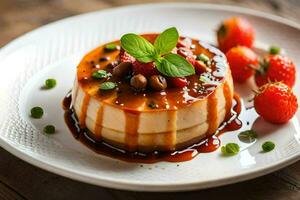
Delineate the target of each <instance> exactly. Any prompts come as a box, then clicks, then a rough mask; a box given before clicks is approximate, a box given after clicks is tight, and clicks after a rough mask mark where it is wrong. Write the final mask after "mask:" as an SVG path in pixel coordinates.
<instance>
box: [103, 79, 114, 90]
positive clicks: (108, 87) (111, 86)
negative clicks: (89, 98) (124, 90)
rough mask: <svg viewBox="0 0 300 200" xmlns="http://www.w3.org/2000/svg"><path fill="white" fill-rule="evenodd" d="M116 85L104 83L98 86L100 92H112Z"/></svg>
mask: <svg viewBox="0 0 300 200" xmlns="http://www.w3.org/2000/svg"><path fill="white" fill-rule="evenodd" d="M116 86H117V85H116V84H115V83H114V82H110V81H108V82H104V83H102V84H101V85H100V90H112V89H114V88H115V87H116Z"/></svg>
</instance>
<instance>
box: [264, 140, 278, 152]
mask: <svg viewBox="0 0 300 200" xmlns="http://www.w3.org/2000/svg"><path fill="white" fill-rule="evenodd" d="M261 147H262V149H263V150H264V152H269V151H272V150H273V149H274V148H275V144H274V143H273V142H271V141H267V142H265V143H263V144H262V146H261Z"/></svg>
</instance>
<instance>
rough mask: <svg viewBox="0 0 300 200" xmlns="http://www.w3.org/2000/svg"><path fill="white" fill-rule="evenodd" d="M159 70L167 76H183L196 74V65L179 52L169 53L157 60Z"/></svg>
mask: <svg viewBox="0 0 300 200" xmlns="http://www.w3.org/2000/svg"><path fill="white" fill-rule="evenodd" d="M155 64H156V68H157V69H158V71H159V72H160V73H162V74H164V75H165V76H170V77H182V76H190V75H193V74H195V69H194V67H193V66H192V65H191V64H190V63H189V62H188V61H187V60H186V59H184V58H183V57H181V56H179V55H177V54H168V55H166V56H164V57H163V58H159V59H158V60H156V61H155Z"/></svg>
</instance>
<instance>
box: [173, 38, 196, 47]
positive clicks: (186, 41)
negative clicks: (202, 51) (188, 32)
mask: <svg viewBox="0 0 300 200" xmlns="http://www.w3.org/2000/svg"><path fill="white" fill-rule="evenodd" d="M191 46H192V40H191V39H190V38H182V37H181V38H180V40H179V41H178V43H177V45H176V47H177V48H180V47H185V48H188V49H189V48H190V47H191Z"/></svg>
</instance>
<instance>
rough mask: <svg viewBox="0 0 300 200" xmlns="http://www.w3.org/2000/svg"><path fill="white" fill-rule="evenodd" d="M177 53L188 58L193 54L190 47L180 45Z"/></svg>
mask: <svg viewBox="0 0 300 200" xmlns="http://www.w3.org/2000/svg"><path fill="white" fill-rule="evenodd" d="M177 54H178V55H181V56H182V57H184V58H186V57H190V56H193V55H194V54H193V52H192V50H191V49H189V48H185V47H179V48H178V49H177Z"/></svg>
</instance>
